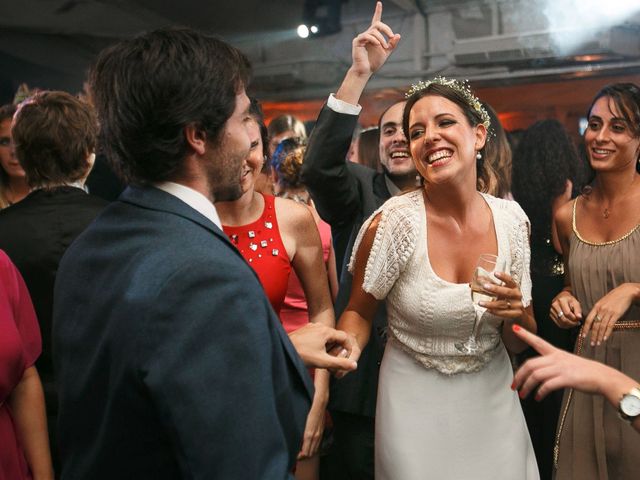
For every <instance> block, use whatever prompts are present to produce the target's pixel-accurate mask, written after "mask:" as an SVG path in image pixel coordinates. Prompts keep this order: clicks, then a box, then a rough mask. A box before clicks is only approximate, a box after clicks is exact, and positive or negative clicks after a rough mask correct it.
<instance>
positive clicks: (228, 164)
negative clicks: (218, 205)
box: [207, 149, 249, 202]
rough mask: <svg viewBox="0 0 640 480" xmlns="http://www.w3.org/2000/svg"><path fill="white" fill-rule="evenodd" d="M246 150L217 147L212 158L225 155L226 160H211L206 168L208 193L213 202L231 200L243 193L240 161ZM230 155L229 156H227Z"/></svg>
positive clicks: (245, 154)
mask: <svg viewBox="0 0 640 480" xmlns="http://www.w3.org/2000/svg"><path fill="white" fill-rule="evenodd" d="M248 153H249V152H248V150H247V152H242V153H237V152H229V151H224V149H218V150H217V151H216V152H215V153H214V154H213V157H214V158H216V157H217V158H220V156H222V155H226V156H227V160H222V161H218V162H216V161H215V160H213V159H212V160H211V161H210V162H209V163H208V165H209V167H208V169H207V177H208V178H207V180H208V182H209V188H210V194H211V197H212V198H213V200H214V202H232V201H234V200H237V199H239V198H240V197H241V196H242V195H243V193H244V192H243V191H242V180H241V175H242V162H243V161H244V159H245V157H246V156H247V155H248ZM229 157H230V158H229Z"/></svg>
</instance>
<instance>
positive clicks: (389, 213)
mask: <svg viewBox="0 0 640 480" xmlns="http://www.w3.org/2000/svg"><path fill="white" fill-rule="evenodd" d="M403 200H404V198H403V197H396V198H393V199H391V200H389V201H388V202H387V203H386V204H385V205H383V206H382V207H381V208H380V209H378V210H377V211H375V212H374V213H373V215H371V217H369V219H368V220H367V221H366V222H365V223H364V224H363V225H362V228H361V229H360V232H359V233H358V237H357V238H356V242H355V244H354V246H353V251H352V253H351V260H350V262H349V271H350V272H351V273H353V269H354V264H355V258H356V252H357V251H358V248H359V247H360V244H361V242H362V238H363V237H364V234H365V232H366V231H367V229H368V228H369V226H370V225H371V222H372V221H373V219H374V218H375V217H376V216H377V215H380V221H379V223H378V228H377V230H376V235H375V238H374V240H373V245H372V246H371V251H370V252H369V257H368V259H367V264H366V266H365V272H364V281H363V284H362V289H363V290H364V291H365V292H367V293H370V294H371V295H373V296H374V297H375V298H376V299H378V300H382V299H383V298H385V297H386V296H387V294H388V293H389V291H390V290H391V287H393V285H394V284H395V282H396V280H397V279H398V277H399V276H400V273H401V272H402V271H403V270H404V267H405V265H406V264H407V261H408V260H409V258H410V257H411V255H412V254H413V251H414V249H415V244H416V240H417V232H418V227H417V225H418V221H419V220H418V218H417V214H416V212H415V209H414V208H412V206H411V204H410V203H408V202H406V201H403Z"/></svg>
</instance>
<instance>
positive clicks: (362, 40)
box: [351, 2, 400, 75]
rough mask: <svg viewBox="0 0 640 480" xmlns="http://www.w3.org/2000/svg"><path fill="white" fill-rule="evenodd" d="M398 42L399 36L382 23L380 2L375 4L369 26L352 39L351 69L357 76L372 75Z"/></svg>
mask: <svg viewBox="0 0 640 480" xmlns="http://www.w3.org/2000/svg"><path fill="white" fill-rule="evenodd" d="M399 41H400V35H399V34H397V33H393V30H391V28H390V27H389V26H388V25H387V24H386V23H383V22H382V2H377V3H376V10H375V12H374V13H373V18H372V19H371V26H370V27H369V28H368V29H367V30H365V31H364V32H362V33H361V34H360V35H358V36H357V37H356V38H354V39H353V43H352V50H351V57H352V61H353V64H352V69H353V70H354V71H355V72H356V73H358V74H359V75H372V74H374V73H375V72H376V71H378V69H379V68H380V67H382V65H384V62H386V61H387V58H389V55H391V53H392V52H393V50H394V49H395V48H396V46H397V45H398V42H399Z"/></svg>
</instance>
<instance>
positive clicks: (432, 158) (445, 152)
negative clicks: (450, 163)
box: [427, 150, 452, 163]
mask: <svg viewBox="0 0 640 480" xmlns="http://www.w3.org/2000/svg"><path fill="white" fill-rule="evenodd" d="M451 155H452V154H451V152H450V151H448V150H438V151H437V152H435V153H432V154H431V155H429V157H428V158H427V161H428V162H429V163H433V162H435V161H437V160H440V159H442V158H448V157H450V156H451Z"/></svg>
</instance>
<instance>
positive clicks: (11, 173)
mask: <svg viewBox="0 0 640 480" xmlns="http://www.w3.org/2000/svg"><path fill="white" fill-rule="evenodd" d="M0 168H2V170H4V172H5V174H6V176H7V177H8V178H9V180H10V179H12V178H24V177H25V173H24V170H23V169H22V167H21V166H20V164H19V163H18V158H17V157H16V155H15V153H14V151H13V145H12V144H11V119H10V118H5V119H4V120H2V121H1V122H0Z"/></svg>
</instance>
